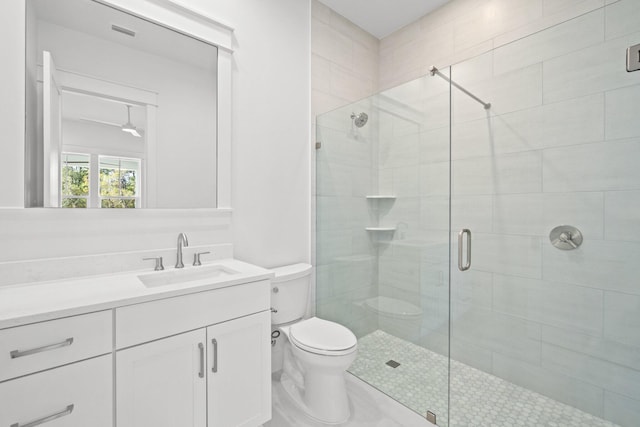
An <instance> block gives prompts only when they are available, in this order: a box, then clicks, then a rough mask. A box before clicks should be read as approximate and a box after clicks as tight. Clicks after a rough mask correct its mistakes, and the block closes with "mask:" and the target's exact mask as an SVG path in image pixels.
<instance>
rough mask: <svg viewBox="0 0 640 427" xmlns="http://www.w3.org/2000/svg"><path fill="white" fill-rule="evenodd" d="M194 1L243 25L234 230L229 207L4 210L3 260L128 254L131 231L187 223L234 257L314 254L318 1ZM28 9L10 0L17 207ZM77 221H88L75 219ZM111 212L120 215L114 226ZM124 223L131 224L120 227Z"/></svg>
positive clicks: (170, 231)
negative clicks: (227, 246) (314, 19)
mask: <svg viewBox="0 0 640 427" xmlns="http://www.w3.org/2000/svg"><path fill="white" fill-rule="evenodd" d="M190 5H191V6H193V7H195V8H198V9H200V10H202V11H203V12H206V13H207V14H209V15H211V16H214V17H216V18H218V19H219V20H221V21H223V22H227V23H229V24H230V25H232V26H234V27H235V29H236V32H235V38H236V46H235V48H236V53H235V54H234V60H235V72H234V87H233V97H234V98H233V102H234V111H233V113H234V119H233V120H234V123H233V142H232V143H233V176H232V178H233V201H232V202H233V208H234V212H233V229H234V230H233V237H232V235H231V233H230V231H229V227H230V222H231V220H230V218H229V215H228V214H225V213H224V212H221V213H212V211H210V210H200V209H196V210H148V211H144V212H141V213H135V214H132V213H127V212H111V213H110V214H107V215H108V217H105V216H104V215H103V214H104V212H97V211H93V212H90V213H87V212H85V213H82V212H63V211H61V210H56V211H50V210H48V209H38V210H22V209H10V210H6V211H2V210H0V241H2V242H3V246H6V247H7V250H6V251H3V252H2V253H0V262H3V261H7V263H6V264H0V271H3V269H4V268H5V267H7V268H9V264H8V260H11V262H14V260H16V261H15V262H17V260H20V259H21V260H25V259H30V258H38V259H41V258H50V257H56V256H68V257H76V256H79V255H83V254H86V253H88V252H91V253H94V254H99V253H102V252H105V251H106V252H117V253H123V252H126V251H127V250H128V248H129V247H130V246H131V245H132V242H133V244H134V247H135V250H150V251H151V250H153V249H154V248H173V247H175V237H176V236H177V234H178V232H181V231H185V230H187V232H188V234H189V241H190V243H191V244H192V245H193V246H196V245H207V244H216V243H224V242H230V241H232V242H233V244H234V245H235V256H236V257H237V258H239V259H243V260H247V261H250V262H254V263H256V264H259V265H264V266H275V265H279V264H288V263H295V262H300V261H308V260H309V188H310V185H309V138H308V135H309V129H310V125H309V92H310V89H309V62H310V61H309V56H310V54H309V3H308V2H307V1H300V0H278V1H271V2H268V3H266V2H262V1H258V0H252V1H243V2H237V1H234V0H224V1H222V0H221V1H216V2H214V3H212V2H208V1H204V0H201V1H199V2H190ZM24 13H25V12H24V4H23V2H21V1H12V2H3V3H2V13H0V28H1V31H2V34H1V35H2V38H1V39H0V43H1V44H2V49H1V51H2V52H3V65H4V68H3V70H2V79H0V88H1V89H2V93H3V96H2V98H1V99H0V113H2V114H1V115H0V117H1V119H0V135H2V144H1V145H0V154H1V156H0V157H1V158H2V159H3V161H6V162H7V164H8V165H10V167H12V169H15V171H18V172H19V173H18V175H17V177H16V173H13V172H11V171H10V170H9V169H5V168H3V169H1V172H0V174H2V175H1V176H0V178H1V180H0V181H1V182H2V184H1V185H2V187H1V188H0V205H1V206H6V207H14V208H17V207H21V206H23V202H24V193H23V189H22V186H21V185H19V184H18V183H16V181H20V180H21V179H22V173H23V165H24V159H23V152H24V145H23V143H22V141H23V139H24V43H23V41H22V40H23V34H24V24H23V23H24ZM5 94H6V95H5ZM7 183H11V184H10V185H8V186H7ZM221 215H222V218H223V220H222V221H219V220H217V219H216V218H219V217H220V216H221ZM79 217H80V218H79ZM224 218H227V219H226V220H224ZM210 219H211V220H210ZM79 220H82V222H83V226H82V229H77V228H76V226H77V224H78V223H79V222H78V221H79ZM104 221H109V223H110V224H111V225H110V226H109V227H108V228H106V229H105V228H104V227H103V226H102V224H103V222H104ZM32 224H37V225H38V226H37V227H31V225H32ZM118 225H122V226H123V228H122V230H126V232H125V231H123V232H122V233H119V238H116V237H114V236H113V235H112V234H113V230H114V227H115V229H118ZM87 230H92V231H91V234H90V238H88V237H86V236H85V235H84V233H86V232H87ZM103 241H108V242H109V244H107V245H103ZM5 242H6V243H5ZM18 243H19V244H20V245H21V250H20V251H19V252H17V253H14V254H11V250H10V248H11V246H10V245H13V244H18ZM60 247H63V248H64V251H63V252H62V253H61V252H60V251H59V248H60ZM36 249H37V250H36ZM136 256H137V255H136ZM16 257H17V258H16ZM74 259H76V258H74ZM78 260H79V259H78ZM92 261H95V258H93V259H92ZM171 262H172V261H171ZM171 262H167V265H170V264H171ZM41 278H42V277H41Z"/></svg>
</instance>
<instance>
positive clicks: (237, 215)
mask: <svg viewBox="0 0 640 427" xmlns="http://www.w3.org/2000/svg"><path fill="white" fill-rule="evenodd" d="M189 4H190V5H191V6H192V7H194V8H196V9H198V10H202V11H203V12H206V13H208V14H209V15H211V16H215V17H217V18H218V19H220V20H221V21H222V22H225V23H227V24H228V25H230V26H232V27H234V28H235V33H234V36H235V48H236V49H237V50H236V51H235V52H234V55H233V57H234V64H235V73H234V76H233V79H234V80H233V85H234V87H233V102H234V108H233V115H234V123H233V152H232V156H233V166H232V205H233V211H234V212H233V218H234V219H233V221H234V248H235V251H236V256H237V257H238V258H240V259H243V260H246V261H249V262H253V263H256V264H258V265H262V266H266V267H273V266H278V265H283V264H288V263H295V262H308V261H309V227H310V225H309V223H310V221H309V197H310V195H309V189H310V184H309V179H310V172H309V150H310V144H309V129H310V125H309V103H310V101H309V92H310V90H309V67H310V65H309V56H310V55H309V13H310V6H309V1H305V0H274V1H269V2H264V1H261V0H245V1H241V2H239V1H237V0H219V1H215V2H211V1H207V0H197V1H192V2H190V3H189Z"/></svg>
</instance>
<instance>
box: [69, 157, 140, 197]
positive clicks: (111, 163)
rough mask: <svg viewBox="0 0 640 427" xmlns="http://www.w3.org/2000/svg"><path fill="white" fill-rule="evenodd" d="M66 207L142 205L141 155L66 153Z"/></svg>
mask: <svg viewBox="0 0 640 427" xmlns="http://www.w3.org/2000/svg"><path fill="white" fill-rule="evenodd" d="M61 161H62V168H61V176H60V194H61V203H60V206H62V207H63V208H95V207H98V208H140V207H142V206H141V196H142V195H141V191H140V188H141V186H140V182H141V164H142V161H141V159H135V158H124V157H113V156H101V155H97V154H81V153H62V159H61Z"/></svg>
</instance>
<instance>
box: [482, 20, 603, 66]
mask: <svg viewBox="0 0 640 427" xmlns="http://www.w3.org/2000/svg"><path fill="white" fill-rule="evenodd" d="M603 40H604V11H603V10H597V11H594V12H591V13H588V14H586V15H583V16H580V17H577V18H575V19H572V20H570V21H567V22H564V23H562V24H560V25H557V26H555V27H551V28H547V29H546V30H544V31H540V32H538V33H534V34H531V35H529V36H527V37H525V38H523V39H520V40H517V41H515V42H513V43H510V44H507V45H505V46H502V47H499V48H497V49H496V50H495V51H494V64H493V66H494V72H495V74H496V75H499V74H502V73H505V72H507V71H511V70H515V69H518V68H522V67H525V66H527V65H531V64H535V63H538V62H542V61H543V60H546V59H549V58H554V57H557V56H561V55H564V54H567V53H569V52H573V51H576V50H578V49H582V48H585V47H588V46H591V45H594V44H596V43H600V42H602V41H603Z"/></svg>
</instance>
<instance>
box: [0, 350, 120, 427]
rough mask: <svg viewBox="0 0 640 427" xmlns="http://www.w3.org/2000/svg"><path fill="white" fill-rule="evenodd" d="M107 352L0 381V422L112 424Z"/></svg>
mask: <svg viewBox="0 0 640 427" xmlns="http://www.w3.org/2000/svg"><path fill="white" fill-rule="evenodd" d="M112 360H113V359H112V358H111V355H107V356H101V357H96V358H94V359H89V360H85V361H83V362H77V363H72V364H70V365H66V366H62V367H60V368H55V369H51V370H48V371H44V372H40V373H38V374H33V375H27V376H25V377H21V378H17V379H14V380H10V381H5V382H3V383H0V426H2V427H5V426H6V427H9V426H26V425H30V426H31V425H33V426H35V425H41V424H42V425H43V426H46V427H49V426H50V427H87V426H91V427H112V426H113V388H112V385H113V363H112Z"/></svg>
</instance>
